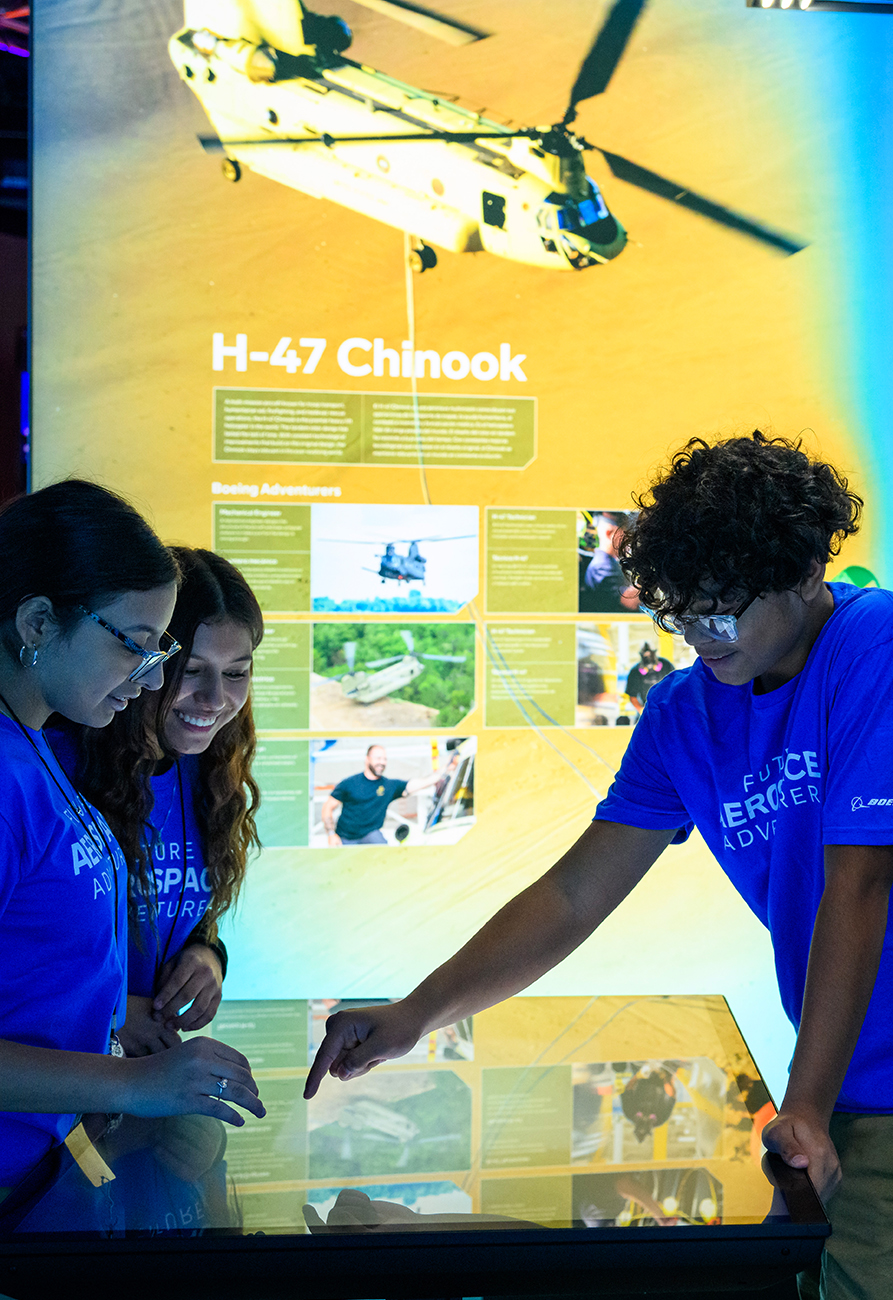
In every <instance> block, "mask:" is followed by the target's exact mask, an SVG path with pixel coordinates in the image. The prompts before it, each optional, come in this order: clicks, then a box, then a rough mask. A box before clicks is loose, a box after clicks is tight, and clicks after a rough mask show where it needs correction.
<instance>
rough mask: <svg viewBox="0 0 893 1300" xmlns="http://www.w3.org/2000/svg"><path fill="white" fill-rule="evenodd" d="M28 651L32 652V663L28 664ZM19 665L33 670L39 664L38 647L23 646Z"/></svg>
mask: <svg viewBox="0 0 893 1300" xmlns="http://www.w3.org/2000/svg"><path fill="white" fill-rule="evenodd" d="M26 650H30V651H31V661H30V663H26V662H25V651H26ZM19 663H20V664H21V665H22V667H23V668H33V667H34V665H35V664H36V663H37V646H36V645H32V646H29V645H23V646H22V648H21V650H20V651H19Z"/></svg>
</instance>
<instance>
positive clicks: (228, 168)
mask: <svg viewBox="0 0 893 1300" xmlns="http://www.w3.org/2000/svg"><path fill="white" fill-rule="evenodd" d="M220 170H221V171H222V172H223V178H224V180H227V181H233V182H235V181H240V180H241V179H242V168H241V167H240V166H239V164H238V163H237V162H236V160H235V158H224V160H223V162H222V163H221V164H220Z"/></svg>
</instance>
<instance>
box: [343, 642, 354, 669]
mask: <svg viewBox="0 0 893 1300" xmlns="http://www.w3.org/2000/svg"><path fill="white" fill-rule="evenodd" d="M341 649H342V650H343V651H344V659H345V662H346V663H347V672H348V674H349V673H352V672H353V670H354V665H355V664H356V661H357V643H356V641H345V642H344V645H343V646H342V647H341Z"/></svg>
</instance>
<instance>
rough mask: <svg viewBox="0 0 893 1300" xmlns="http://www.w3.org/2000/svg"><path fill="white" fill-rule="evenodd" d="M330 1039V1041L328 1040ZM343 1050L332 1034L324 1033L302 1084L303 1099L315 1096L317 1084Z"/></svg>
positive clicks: (306, 1099) (307, 1099) (317, 1088)
mask: <svg viewBox="0 0 893 1300" xmlns="http://www.w3.org/2000/svg"><path fill="white" fill-rule="evenodd" d="M330 1039H331V1041H329V1040H330ZM342 1051H343V1044H342V1043H340V1042H337V1041H336V1039H335V1035H334V1034H326V1036H325V1038H324V1039H323V1040H322V1043H321V1044H320V1048H319V1051H318V1052H317V1053H316V1059H315V1060H314V1062H313V1064H312V1065H311V1067H310V1073H309V1074H308V1075H307V1082H306V1083H305V1084H304V1099H305V1101H309V1100H310V1098H311V1097H315V1096H316V1094H317V1092H318V1090H319V1085H320V1084H321V1083H322V1081H323V1079H324V1078H325V1076H326V1075H327V1074H328V1072H329V1067H330V1066H331V1065H332V1063H333V1062H334V1061H336V1060H337V1059H338V1057H339V1056H340V1055H341V1053H342Z"/></svg>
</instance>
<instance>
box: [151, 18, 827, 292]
mask: <svg viewBox="0 0 893 1300" xmlns="http://www.w3.org/2000/svg"><path fill="white" fill-rule="evenodd" d="M358 3H360V4H365V5H366V6H368V7H370V8H373V9H376V10H379V11H382V12H385V13H387V14H389V15H390V16H391V17H393V18H396V19H398V20H400V21H403V22H407V23H409V24H410V25H413V26H422V27H423V28H424V29H425V30H426V31H427V32H429V34H432V35H436V36H441V37H443V38H444V39H447V40H451V41H452V42H453V43H454V44H459V43H463V42H465V41H470V40H480V39H483V38H484V37H485V36H486V35H487V33H486V32H482V31H480V30H478V29H476V28H472V27H469V26H467V25H465V24H461V23H458V22H455V21H454V20H452V19H449V18H446V17H444V16H442V15H439V14H435V13H433V12H432V11H430V10H426V9H423V8H421V7H420V6H419V5H416V4H410V3H408V0H358ZM646 3H647V0H616V3H615V4H614V6H613V8H612V9H611V11H610V13H609V14H608V17H607V19H606V21H605V23H604V24H603V26H602V28H601V30H600V31H599V32H598V34H597V36H596V38H595V41H594V42H593V44H592V46H591V48H590V50H589V53H588V54H587V55H586V58H585V59H584V60H583V63H582V65H581V67H580V71H579V74H578V76H577V79H576V81H575V83H574V85H573V88H572V90H571V93H570V100H569V103H568V106H567V108H566V109H565V111H564V114H563V116H562V117H561V118H560V120H559V121H557V122H555V123H553V124H552V125H549V126H535V127H524V128H521V129H517V130H513V129H511V128H509V127H507V126H503V125H502V124H501V123H499V122H496V121H495V120H491V119H488V118H486V117H484V116H483V115H482V114H481V113H475V112H471V111H469V110H468V109H465V108H462V107H460V106H459V105H458V104H455V103H450V102H444V100H443V99H442V98H441V97H439V96H437V95H434V94H432V93H430V92H428V91H424V90H419V89H417V88H416V87H415V86H411V85H408V84H406V83H404V82H401V81H397V80H395V79H394V78H393V77H390V76H387V75H386V74H385V73H383V72H378V71H377V70H376V69H374V68H371V67H368V66H367V65H365V64H361V63H356V62H354V61H353V60H352V59H348V58H347V57H346V56H345V54H344V51H345V50H346V49H347V48H348V47H349V46H350V43H351V33H350V30H349V28H348V27H347V25H346V24H345V23H344V22H343V20H342V19H341V18H339V17H337V16H323V15H320V14H314V13H312V12H311V11H310V10H309V9H306V8H304V6H303V5H302V4H301V3H300V2H299V0H185V6H184V7H185V23H186V25H185V27H184V28H183V29H182V30H181V31H179V32H177V33H176V34H175V35H174V36H173V37H172V38H171V40H170V44H169V50H170V55H171V58H172V60H173V62H174V65H175V66H176V68H177V70H178V72H179V74H180V76H181V77H182V78H183V80H184V81H186V82H187V84H188V85H189V86H190V88H191V89H192V90H193V91H194V92H195V94H196V96H197V97H198V99H199V101H200V102H201V104H202V106H203V108H204V109H205V112H206V113H207V114H208V117H209V118H210V120H211V123H212V125H213V126H214V128H215V130H216V132H217V135H216V136H213V137H210V138H205V139H203V140H202V143H203V144H204V145H205V147H206V148H208V149H210V150H222V151H223V152H224V154H225V155H226V156H225V159H224V162H223V170H224V175H225V176H226V177H227V178H228V179H230V180H238V179H239V178H240V176H241V172H242V167H243V166H245V167H249V168H251V170H252V171H256V172H259V173H260V174H261V175H263V176H267V177H269V178H270V179H272V180H276V181H279V182H281V183H282V184H284V185H289V186H291V187H292V188H293V189H297V190H301V191H302V192H303V193H305V194H309V195H311V196H313V197H315V198H328V199H331V200H332V201H333V202H335V203H340V204H342V205H343V206H345V207H347V208H351V209H353V210H354V211H356V212H361V213H364V214H365V215H366V216H370V217H374V218H375V219H376V220H378V221H383V222H385V223H386V224H387V225H390V226H395V227H396V228H397V229H398V230H402V231H405V232H407V233H408V234H409V235H410V236H411V237H412V240H413V244H414V248H413V251H412V252H411V253H410V265H411V266H412V267H413V269H414V270H417V271H424V270H426V269H429V268H431V267H433V266H435V265H436V263H437V256H436V254H435V252H434V250H433V248H431V247H430V244H437V245H438V246H439V247H441V248H445V249H449V250H450V251H451V252H454V253H470V252H480V251H487V252H489V253H495V254H496V255H497V256H499V257H505V258H509V259H511V260H513V261H517V262H525V263H527V264H528V265H532V266H541V267H551V268H553V269H555V270H564V271H568V270H576V271H580V270H583V269H585V268H586V267H589V266H594V265H596V264H598V263H603V262H609V261H610V260H611V259H612V258H614V257H616V256H617V254H618V253H620V252H621V251H622V249H623V247H624V245H625V244H626V240H627V236H626V231H625V230H624V228H623V226H622V225H621V224H620V222H619V221H618V220H617V218H616V217H615V216H614V215H613V214H612V213H611V212H609V210H608V207H607V205H606V203H605V200H604V198H603V196H602V193H601V191H600V189H599V187H598V186H597V185H596V183H595V181H594V180H593V179H592V178H591V177H590V176H588V175H587V174H586V169H585V166H584V162H583V155H584V152H586V151H587V150H597V151H598V152H599V153H600V154H601V155H602V157H603V158H604V159H605V161H606V162H607V164H608V167H609V168H610V170H611V172H612V173H613V174H614V175H615V176H617V177H619V178H620V179H622V180H624V181H627V182H628V183H629V184H632V185H636V186H639V187H640V188H642V189H645V190H649V191H650V192H651V193H653V194H657V195H659V196H660V197H662V198H665V199H669V200H671V201H672V202H675V203H678V204H680V205H681V206H683V207H687V208H689V209H691V210H692V211H694V212H697V213H700V214H701V215H702V216H705V217H708V218H710V219H712V220H713V221H717V222H719V223H721V224H722V225H725V226H729V227H731V228H733V229H735V230H738V231H740V232H742V233H744V234H747V235H750V236H752V237H753V238H755V239H758V240H761V241H762V242H764V243H766V244H769V245H771V246H773V247H775V248H777V249H780V250H782V251H783V252H785V253H795V252H797V251H798V250H799V249H801V248H803V247H804V244H803V243H802V242H797V241H795V240H792V239H789V238H788V237H787V236H785V235H782V234H779V233H778V232H776V231H773V230H771V229H769V228H768V227H767V226H764V225H762V224H761V223H759V222H756V221H753V220H751V219H750V218H747V217H744V216H742V215H740V214H738V213H735V212H733V211H731V210H730V209H728V208H725V207H722V206H721V205H719V204H717V203H713V202H711V201H710V200H709V199H704V198H702V197H700V196H698V195H697V194H693V193H692V192H691V191H690V190H688V189H687V188H686V187H685V186H683V185H679V184H677V183H676V182H674V181H670V180H667V179H666V178H665V177H662V176H659V175H658V174H657V173H656V172H651V171H648V170H647V169H646V168H644V167H640V166H638V164H636V163H633V162H630V161H629V160H628V159H626V158H622V157H621V156H620V155H619V154H614V153H610V152H608V151H607V150H606V149H602V148H600V147H599V146H597V145H593V144H590V143H589V142H588V141H587V140H584V139H583V138H582V137H581V136H578V135H576V134H575V133H574V132H573V131H572V130H571V126H572V123H573V122H574V119H575V118H576V115H577V106H578V105H579V104H581V103H582V102H583V101H584V100H587V99H591V98H592V97H593V96H595V95H600V94H602V93H603V92H604V91H605V90H606V89H607V87H608V83H609V82H610V80H611V77H612V76H613V73H614V71H615V69H616V67H617V65H618V63H619V62H620V59H621V57H622V55H623V52H624V50H625V49H626V46H627V43H628V41H629V39H630V36H631V35H632V31H633V28H634V27H635V24H636V22H637V20H638V18H639V15H640V14H641V12H642V10H643V9H644V7H645V5H646Z"/></svg>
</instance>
